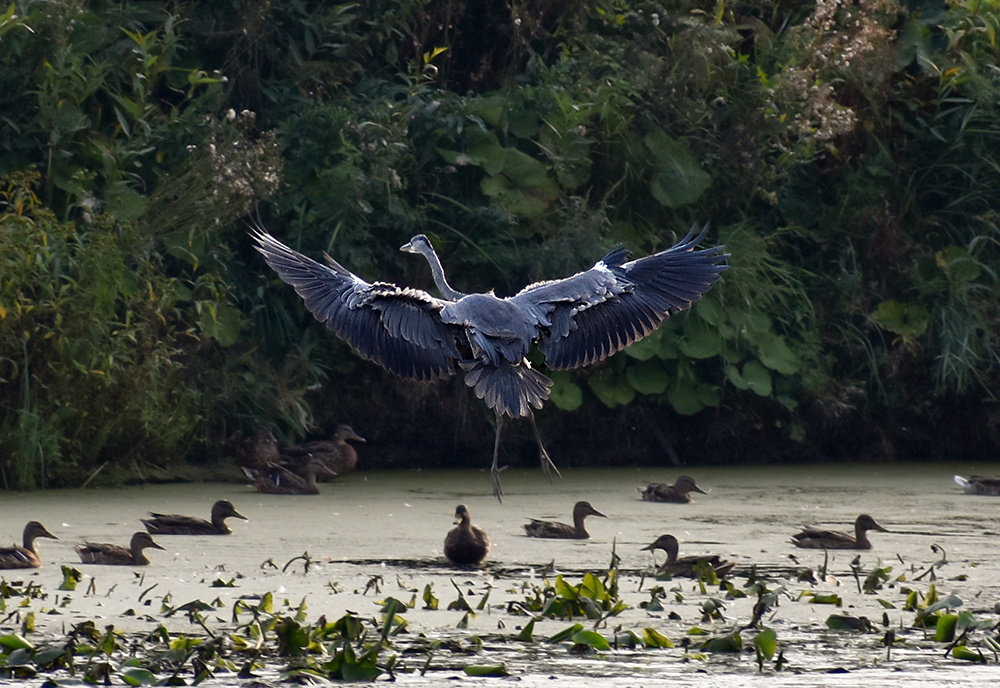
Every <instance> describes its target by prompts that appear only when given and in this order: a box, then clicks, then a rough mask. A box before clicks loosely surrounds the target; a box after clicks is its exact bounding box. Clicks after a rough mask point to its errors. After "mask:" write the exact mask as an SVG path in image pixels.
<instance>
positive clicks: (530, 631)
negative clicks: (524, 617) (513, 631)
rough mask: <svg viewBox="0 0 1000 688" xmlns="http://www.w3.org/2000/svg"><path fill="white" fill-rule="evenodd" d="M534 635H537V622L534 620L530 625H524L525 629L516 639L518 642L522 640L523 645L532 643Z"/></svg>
mask: <svg viewBox="0 0 1000 688" xmlns="http://www.w3.org/2000/svg"><path fill="white" fill-rule="evenodd" d="M534 633H535V620H534V619H532V620H531V621H529V622H528V623H526V624H524V628H522V629H521V632H520V633H518V634H517V636H515V637H516V639H517V640H520V641H521V642H523V643H530V642H531V639H532V636H533V635H534Z"/></svg>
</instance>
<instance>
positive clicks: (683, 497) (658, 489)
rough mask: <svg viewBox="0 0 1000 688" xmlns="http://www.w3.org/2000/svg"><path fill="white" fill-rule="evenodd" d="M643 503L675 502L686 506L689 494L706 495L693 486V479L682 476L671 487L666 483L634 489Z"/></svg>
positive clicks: (689, 499)
mask: <svg viewBox="0 0 1000 688" xmlns="http://www.w3.org/2000/svg"><path fill="white" fill-rule="evenodd" d="M635 489H637V490H638V491H639V495H640V496H641V497H642V501H644V502H675V503H678V504H686V503H688V502H690V501H691V493H692V492H698V493H700V494H707V493H706V492H705V491H704V490H703V489H701V488H700V487H698V486H697V485H695V482H694V478H692V477H690V476H686V475H682V476H680V477H679V478H677V482H675V483H674V484H673V485H667V484H666V483H650V484H649V485H647V486H646V487H637V488H635Z"/></svg>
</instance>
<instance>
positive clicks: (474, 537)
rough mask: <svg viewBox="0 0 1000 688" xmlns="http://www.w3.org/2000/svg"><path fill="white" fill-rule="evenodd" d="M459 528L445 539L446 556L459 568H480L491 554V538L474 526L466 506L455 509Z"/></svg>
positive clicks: (449, 532)
mask: <svg viewBox="0 0 1000 688" xmlns="http://www.w3.org/2000/svg"><path fill="white" fill-rule="evenodd" d="M455 523H457V524H458V527H457V528H453V529H452V530H450V531H448V535H447V536H446V537H445V539H444V555H445V556H446V557H448V561H450V562H451V563H453V564H457V565H458V566H479V565H480V564H482V563H483V561H485V560H486V555H488V554H489V553H490V538H489V536H488V535H487V534H486V531H484V530H483V529H482V528H480V527H479V526H474V525H472V516H471V515H470V514H469V509H468V507H466V506H465V505H464V504H459V505H458V507H456V508H455Z"/></svg>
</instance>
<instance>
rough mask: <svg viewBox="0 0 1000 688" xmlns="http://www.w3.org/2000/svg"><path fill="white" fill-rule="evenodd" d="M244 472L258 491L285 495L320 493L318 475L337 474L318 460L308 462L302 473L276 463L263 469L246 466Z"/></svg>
mask: <svg viewBox="0 0 1000 688" xmlns="http://www.w3.org/2000/svg"><path fill="white" fill-rule="evenodd" d="M243 472H244V473H245V474H246V476H247V477H248V478H250V480H252V481H253V483H254V486H255V487H256V488H257V491H258V492H265V493H267V494H284V495H314V494H319V486H317V485H316V476H319V475H322V476H326V477H329V478H333V477H336V475H337V474H336V473H334V472H333V471H331V470H330V469H329V468H327V467H326V466H324V465H323V462H322V461H316V460H310V461H309V462H307V463H306V465H305V466H304V467H303V469H302V473H301V474H300V473H296V472H295V471H293V470H291V469H289V468H287V467H285V466H282V465H280V464H276V463H272V464H268V465H267V467H265V468H263V469H253V468H247V467H246V466H244V467H243Z"/></svg>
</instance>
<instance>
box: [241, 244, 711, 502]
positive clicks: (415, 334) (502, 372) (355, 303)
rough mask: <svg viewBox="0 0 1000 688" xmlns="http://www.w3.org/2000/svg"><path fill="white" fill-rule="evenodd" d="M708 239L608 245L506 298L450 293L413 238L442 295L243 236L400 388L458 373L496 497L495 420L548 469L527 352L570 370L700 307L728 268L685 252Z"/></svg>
mask: <svg viewBox="0 0 1000 688" xmlns="http://www.w3.org/2000/svg"><path fill="white" fill-rule="evenodd" d="M707 231H708V228H707V227H705V228H704V229H702V231H701V232H700V233H699V234H698V235H697V236H694V231H693V230H692V231H691V232H688V234H687V236H685V237H684V238H683V239H682V240H681V241H680V242H679V243H678V244H676V245H675V246H673V247H671V248H668V249H666V250H664V251H661V252H659V253H655V254H653V255H651V256H646V257H645V258H640V259H638V260H633V261H628V257H629V251H628V250H627V249H625V248H618V249H615V250H614V251H612V252H611V253H609V254H608V255H606V256H605V257H604V258H603V259H601V260H600V261H598V262H597V264H596V265H594V267H592V268H590V269H589V270H585V271H583V272H579V273H577V274H576V275H573V276H572V277H567V278H565V279H561V280H551V281H545V282H537V283H535V284H531V285H529V286H527V287H525V288H524V289H522V290H521V291H520V292H518V293H517V294H515V295H514V296H510V297H507V298H500V297H498V296H496V295H494V294H493V292H492V291H490V292H489V293H486V294H463V293H461V292H458V291H455V290H454V289H452V288H451V286H450V285H449V284H448V282H447V279H445V276H444V270H443V269H442V267H441V262H440V261H439V260H438V257H437V255H436V254H435V253H434V249H433V248H432V247H431V245H430V242H429V241H428V240H427V237H425V236H423V235H422V234H421V235H417V236H415V237H414V238H413V239H411V240H410V242H409V243H408V244H406V245H405V246H403V247H402V250H404V251H408V252H411V253H421V254H422V255H424V256H425V257H426V258H427V260H428V262H429V263H430V266H431V270H432V273H433V276H434V281H435V284H436V286H437V288H438V290H439V291H440V292H441V296H442V297H443V298H437V297H434V296H432V295H431V294H429V293H427V292H425V291H422V290H419V289H412V288H409V287H399V286H397V285H395V284H389V283H386V282H374V283H371V284H369V283H368V282H365V281H364V280H363V279H361V278H360V277H358V276H357V275H355V274H353V273H352V272H350V271H349V270H347V269H346V268H344V267H343V266H341V265H340V264H339V263H337V262H336V261H335V260H333V259H332V258H331V257H330V256H325V259H326V263H327V264H326V265H323V264H321V263H318V262H317V261H315V260H313V259H312V258H309V257H307V256H304V255H302V254H301V253H299V252H298V251H295V250H293V249H291V248H289V247H288V246H285V245H284V244H283V243H281V242H280V241H278V240H277V239H275V238H274V237H273V236H271V235H270V234H268V233H267V232H266V231H264V230H262V229H255V230H252V231H251V235H252V237H253V238H254V240H255V241H256V242H257V246H255V248H256V249H257V250H258V251H260V253H261V254H262V255H263V256H264V260H265V261H267V264H268V265H270V266H271V267H272V268H273V269H274V271H275V272H277V273H278V276H279V277H281V279H282V280H284V281H285V282H287V283H288V284H290V285H292V286H293V287H294V288H295V291H296V292H298V294H299V296H301V297H302V299H303V300H304V301H305V304H306V307H307V308H308V309H309V311H310V312H311V313H312V314H313V315H314V316H315V317H316V319H317V320H319V321H320V322H322V323H325V324H326V326H327V327H328V328H330V329H331V330H332V331H333V332H334V333H335V334H337V336H339V337H340V338H341V339H343V340H344V341H346V342H347V343H348V344H350V345H351V346H352V347H353V348H354V349H355V350H357V351H358V352H360V353H361V354H363V355H364V356H367V357H368V358H370V359H371V360H373V361H375V362H376V363H378V364H379V365H380V366H382V367H383V368H385V369H386V370H388V371H389V372H391V373H394V374H395V375H398V376H399V377H402V378H405V379H407V380H416V381H419V382H433V381H436V380H440V379H444V378H449V377H451V376H452V375H455V374H457V373H459V372H461V373H462V374H464V376H465V384H466V385H468V386H469V387H471V388H472V389H473V391H474V392H475V394H476V396H477V397H478V398H480V399H482V400H483V401H485V402H486V405H487V406H489V407H490V408H491V409H493V412H494V414H495V415H496V435H495V438H494V442H493V465H492V467H491V469H490V473H491V475H492V478H493V494H494V495H495V496H496V498H497V499H498V500H500V499H501V497H502V495H503V491H502V490H501V487H500V470H501V469H500V468H499V467H498V465H497V459H498V454H499V450H500V429H501V427H502V425H503V418H504V416H510V417H512V418H518V417H528V418H529V419H531V422H532V427H533V428H534V431H535V439H536V441H537V442H538V448H539V454H540V456H541V462H542V468H543V470H544V471H545V474H546V475H549V471H550V470H552V469H555V464H553V463H552V460H551V459H550V458H549V455H548V453H547V452H546V451H545V447H544V446H543V444H542V441H541V437H540V436H539V435H538V428H537V426H535V420H534V415H533V413H532V409H540V408H542V403H543V402H544V401H545V400H546V399H548V397H549V391H550V389H551V388H552V380H551V379H549V378H548V377H546V376H545V375H543V374H542V373H540V372H538V371H537V370H535V369H534V368H532V366H531V363H530V362H529V361H528V359H527V358H526V356H527V354H528V352H529V350H530V349H531V348H532V347H533V346H534V347H537V349H538V350H539V352H541V354H542V355H543V356H544V358H545V363H546V365H547V366H548V367H549V368H551V369H552V370H568V369H571V368H579V367H581V366H586V365H590V364H591V363H596V362H597V361H601V360H603V359H605V358H607V357H608V356H611V355H612V354H614V353H617V352H618V351H621V350H622V349H624V348H625V347H626V346H628V345H629V344H632V343H633V342H636V341H638V340H640V339H642V338H643V337H645V336H646V335H648V334H650V333H651V332H653V331H654V330H655V329H656V328H657V327H658V326H659V325H660V324H661V323H662V322H663V321H664V320H666V319H667V318H669V317H670V314H671V313H672V312H676V311H679V310H683V309H685V308H688V307H690V306H691V304H692V303H694V302H695V301H697V300H698V299H700V298H701V297H702V296H703V295H704V294H705V292H707V291H708V290H709V288H711V286H712V285H713V284H714V283H715V282H716V281H718V279H719V274H720V273H721V272H723V271H724V270H726V268H727V267H728V266H727V265H726V264H725V262H724V261H725V259H726V258H727V257H728V255H724V254H722V252H721V251H722V248H721V247H716V248H710V249H702V250H695V248H696V247H697V245H698V244H699V243H700V242H701V240H702V239H703V238H704V236H705V234H706V232H707ZM556 473H558V470H557V469H556Z"/></svg>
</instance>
